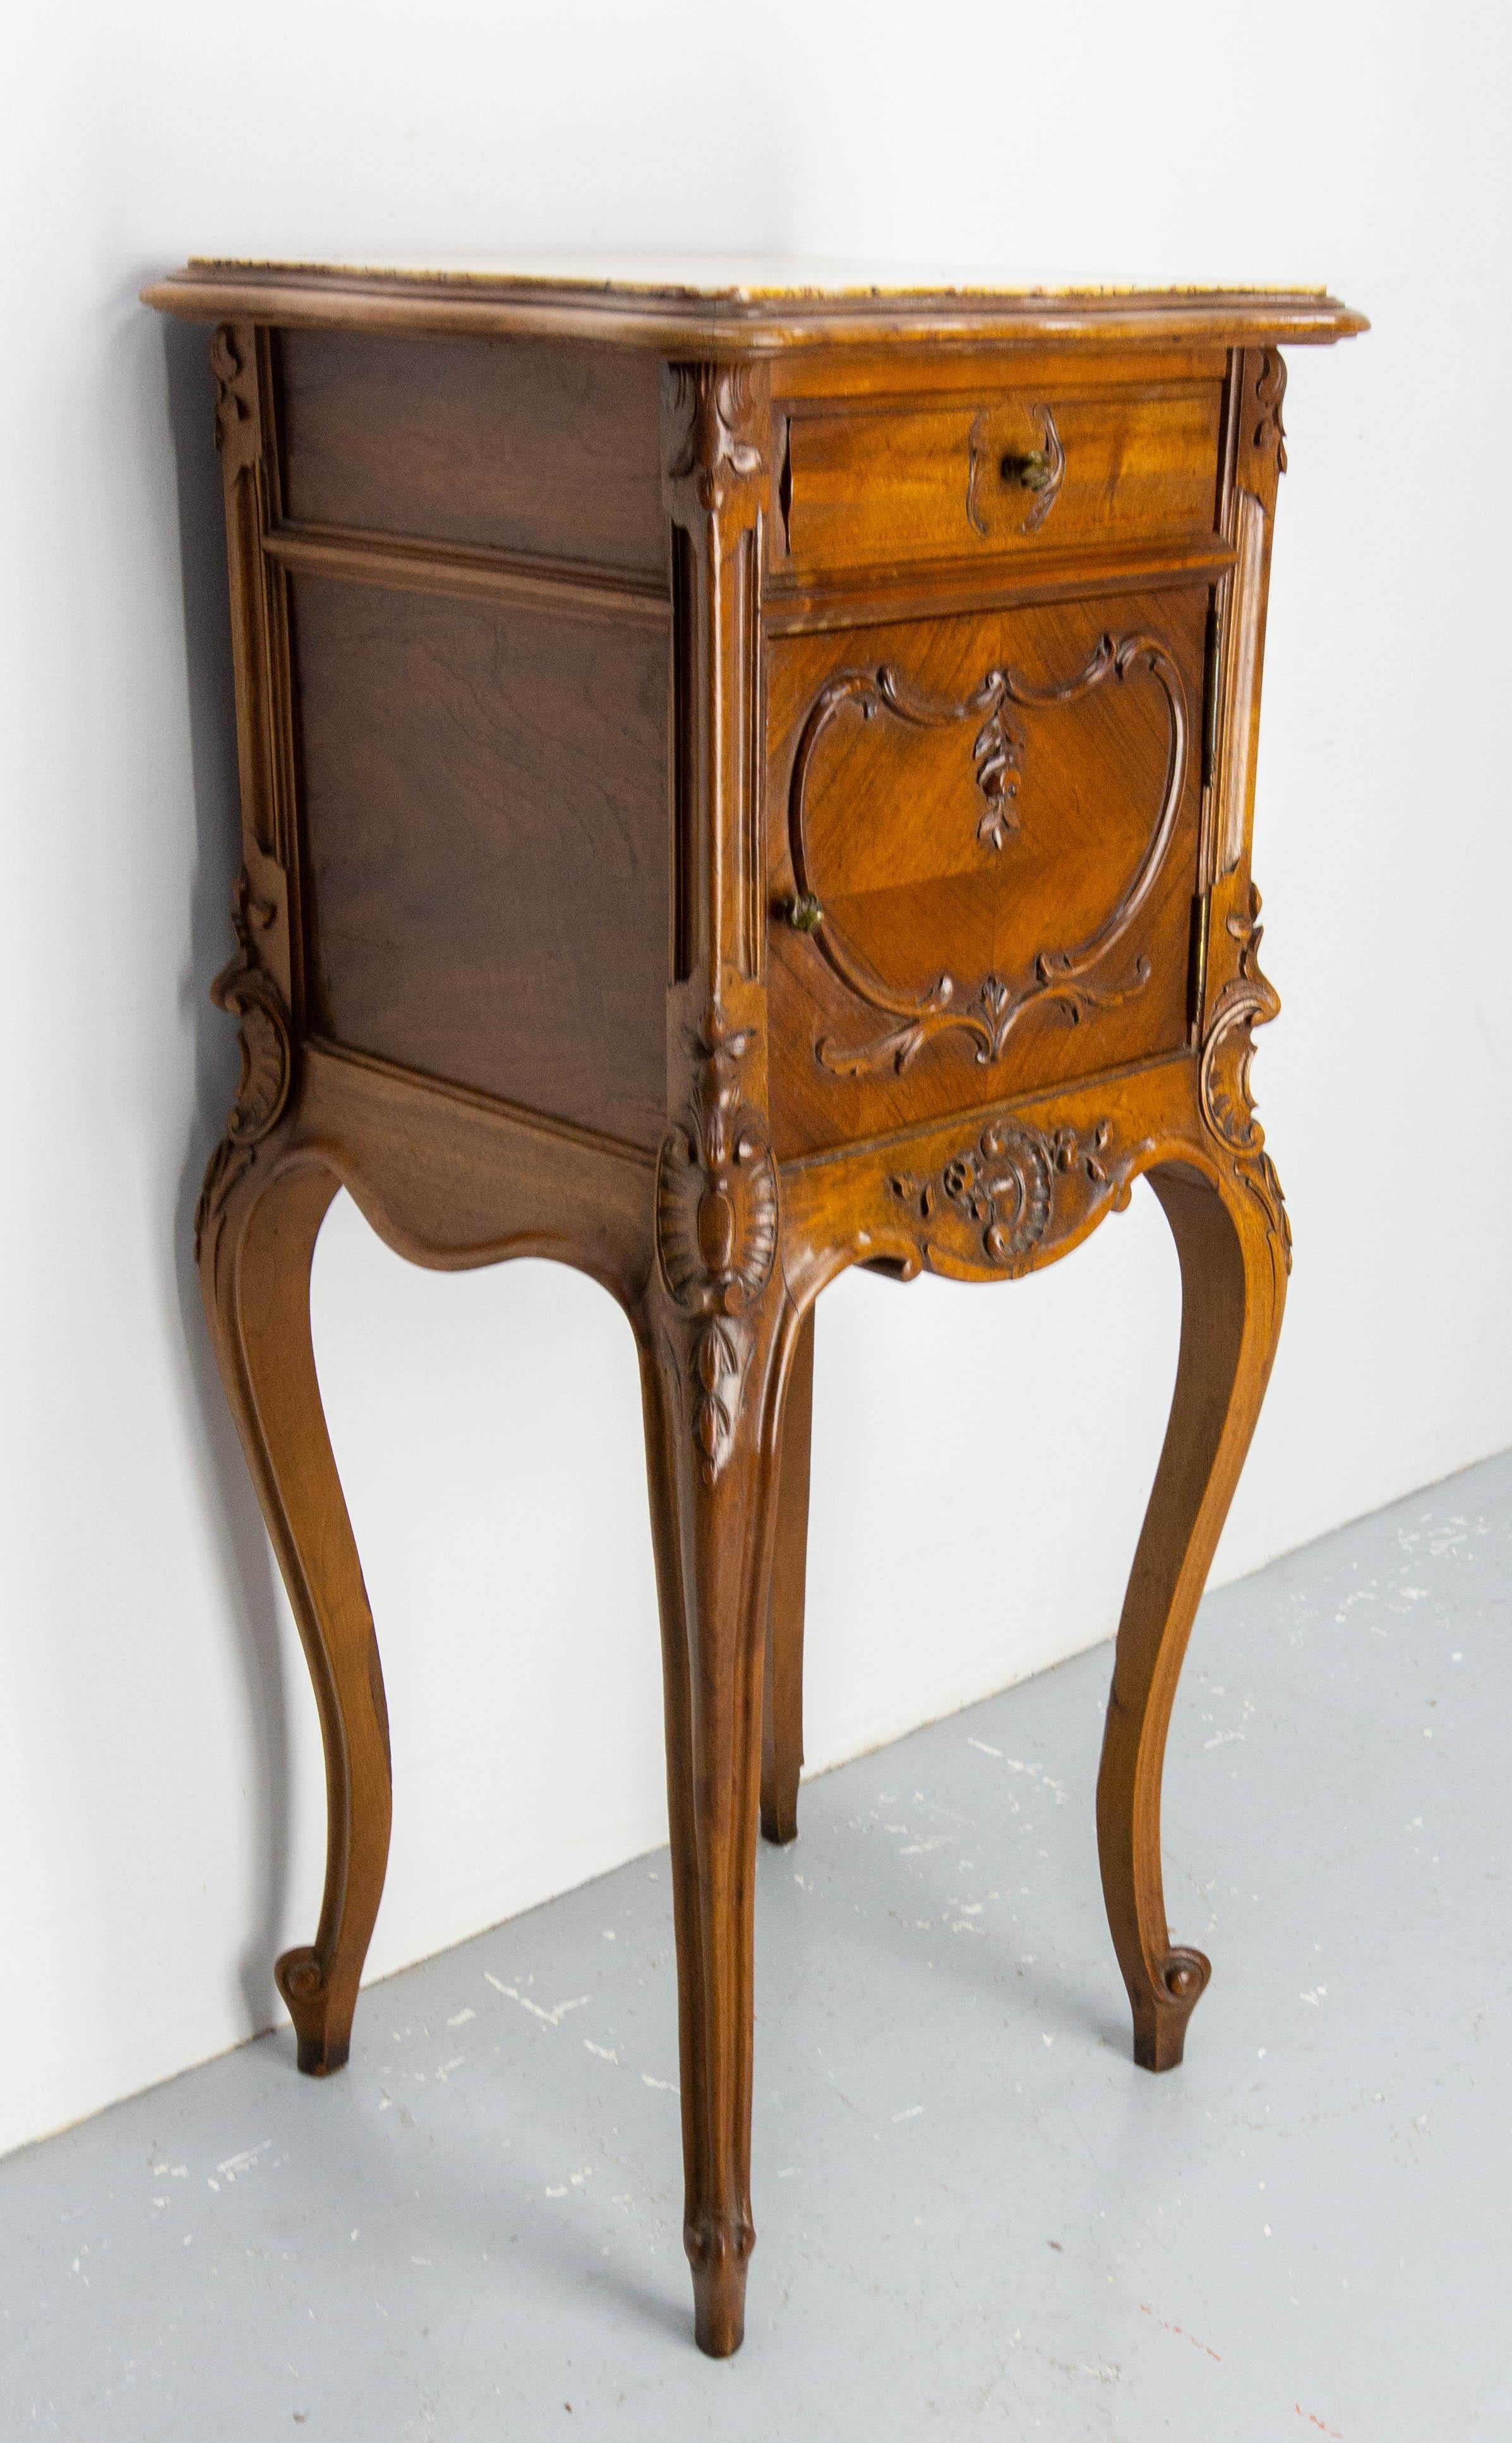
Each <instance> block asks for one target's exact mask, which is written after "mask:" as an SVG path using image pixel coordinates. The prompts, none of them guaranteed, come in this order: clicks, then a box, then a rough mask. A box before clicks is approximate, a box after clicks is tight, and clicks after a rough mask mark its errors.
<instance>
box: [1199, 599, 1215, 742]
mask: <svg viewBox="0 0 1512 2443" xmlns="http://www.w3.org/2000/svg"><path fill="white" fill-rule="evenodd" d="M1217 761H1218V597H1217V596H1216V595H1215V594H1214V595H1211V596H1210V597H1209V599H1208V636H1207V643H1206V646H1205V648H1204V651H1203V657H1202V785H1203V787H1204V788H1205V789H1206V788H1207V787H1208V786H1209V784H1210V782H1211V780H1212V774H1213V767H1214V765H1215V764H1216V762H1217Z"/></svg>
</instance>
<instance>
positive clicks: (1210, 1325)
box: [1097, 1167, 1285, 2070]
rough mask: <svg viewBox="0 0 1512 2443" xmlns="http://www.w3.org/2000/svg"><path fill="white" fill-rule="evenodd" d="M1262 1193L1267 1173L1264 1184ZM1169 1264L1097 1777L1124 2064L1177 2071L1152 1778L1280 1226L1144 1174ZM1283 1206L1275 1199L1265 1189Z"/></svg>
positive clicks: (1189, 1990) (1237, 1437) (1198, 1988)
mask: <svg viewBox="0 0 1512 2443" xmlns="http://www.w3.org/2000/svg"><path fill="white" fill-rule="evenodd" d="M1269 1176H1270V1179H1271V1180H1272V1181H1273V1180H1274V1173H1273V1172H1272V1173H1270V1174H1269ZM1151 1185H1153V1187H1154V1189H1155V1192H1156V1194H1157V1197H1158V1198H1159V1200H1160V1203H1161V1204H1162V1206H1163V1207H1164V1210H1165V1215H1166V1219H1167V1221H1169V1222H1170V1224H1171V1229H1172V1234H1173V1236H1174V1237H1175V1242H1176V1249H1177V1253H1178V1255H1179V1257H1180V1260H1181V1353H1180V1357H1179V1360H1178V1363H1177V1368H1176V1383H1175V1396H1174V1398H1173V1400H1172V1404H1171V1418H1170V1423H1169V1424H1168V1425H1167V1427H1166V1437H1165V1444H1164V1447H1163V1449H1162V1451H1161V1453H1160V1464H1159V1467H1158V1469H1157V1474H1156V1479H1155V1489H1154V1491H1153V1492H1152V1494H1151V1496H1150V1506H1149V1509H1148V1510H1147V1512H1146V1513H1145V1519H1144V1527H1143V1530H1142V1532H1141V1534H1140V1536H1139V1550H1138V1552H1136V1554H1135V1560H1134V1570H1133V1574H1132V1576H1131V1577H1130V1580H1129V1590H1128V1593H1127V1596H1126V1597H1125V1599H1124V1605H1123V1616H1122V1619H1121V1620H1120V1624H1119V1640H1118V1649H1117V1653H1116V1657H1115V1661H1114V1665H1113V1689H1112V1694H1111V1696H1110V1697H1109V1699H1108V1713H1107V1727H1106V1731H1105V1733H1104V1736H1103V1741H1102V1770H1101V1772H1100V1773H1099V1777H1098V1808H1097V1813H1098V1847H1099V1852H1100V1855H1101V1859H1102V1891H1103V1897H1104V1899H1105V1901H1106V1902H1107V1912H1108V1923H1109V1925H1110V1927H1111V1929H1112V1933H1113V1942H1114V1947H1115V1949H1116V1950H1117V1952H1118V1956H1119V1965H1120V1968H1121V1969H1122V1971H1123V1981H1124V1983H1125V1984H1126V1986H1127V1987H1128V1990H1129V1999H1130V2002H1131V2004H1132V2005H1133V2010H1134V2057H1135V2060H1136V2061H1137V2062H1139V2064H1140V2066H1142V2067H1143V2068H1145V2069H1152V2070H1160V2069H1174V2068H1175V2066H1176V2064H1177V2063H1178V2062H1179V2061H1180V2059H1181V2053H1182V2047H1183V2044H1184V2042H1185V2039H1186V2030H1187V2021H1188V2019H1189V2018H1190V2017H1191V2014H1192V2011H1193V2009H1194V2008H1195V2005H1196V2003H1197V2001H1198V1999H1199V1997H1200V1995H1201V1993H1202V1991H1203V1989H1204V1987H1205V1986H1206V1984H1207V1982H1208V1978H1209V1975H1210V1974H1211V1970H1210V1966H1209V1962H1208V1960H1207V1959H1206V1958H1205V1957H1204V1956H1203V1955H1202V1953H1201V1952H1200V1951H1191V1950H1184V1949H1175V1948H1174V1947H1173V1945H1172V1941H1171V1937H1170V1933H1169V1931H1168V1928H1167V1925H1166V1916H1165V1898H1164V1892H1163V1888H1162V1884H1161V1877H1160V1779H1161V1772H1162V1768H1163V1765H1164V1760H1165V1743H1166V1732H1167V1729H1168V1727H1169V1724H1170V1720H1171V1710H1172V1706H1173V1704H1174V1702H1175V1693H1176V1681H1177V1678H1178V1676H1179V1674H1180V1670H1181V1663H1182V1659H1183V1657H1184V1655H1185V1653H1186V1648H1187V1640H1188V1638H1189V1636H1190V1634H1191V1631H1192V1624H1193V1619H1194V1618H1195V1615H1196V1609H1197V1605H1198V1603H1199V1601H1200V1600H1201V1596H1202V1590H1203V1588H1204V1586H1205V1585H1206V1583H1207V1576H1208V1570H1209V1568H1210V1566H1211V1561H1212V1555H1213V1551H1214V1548H1215V1547H1216V1544H1217V1541H1218V1535H1219V1531H1220V1530H1221V1528H1222V1526H1223V1522H1224V1519H1225V1517H1226V1516H1227V1515H1228V1510H1229V1504H1230V1500H1231V1498H1232V1496H1233V1490H1234V1486H1235V1484H1236V1483H1237V1481H1238V1478H1239V1471H1240V1468H1241V1467H1242V1466H1243V1464H1244V1459H1245V1454H1246V1452H1247V1451H1248V1447H1249V1439H1250V1436H1251V1434H1252V1433H1253V1431H1254V1427H1255V1420H1256V1418H1257V1417H1258V1415H1259V1413H1260V1404H1261V1401H1262V1399H1263V1398H1264V1396H1265V1389H1266V1382H1267V1380H1268V1378H1269V1374H1270V1367H1271V1361H1272V1359H1273V1357H1274V1355H1275V1350H1276V1339H1277V1335H1278V1333H1279V1332H1280V1329H1281V1316H1282V1308H1283V1304H1284V1295H1285V1272H1284V1262H1283V1260H1282V1255H1281V1247H1280V1239H1279V1227H1278V1224H1277V1222H1276V1221H1275V1220H1274V1219H1273V1218H1272V1216H1271V1215H1270V1214H1269V1213H1268V1212H1267V1209H1266V1205H1265V1204H1264V1203H1262V1202H1261V1201H1260V1200H1259V1198H1258V1197H1257V1195H1256V1193H1255V1192H1254V1191H1253V1190H1252V1189H1250V1188H1249V1187H1248V1185H1246V1183H1245V1182H1244V1181H1243V1180H1242V1179H1237V1180H1234V1181H1231V1182H1230V1181H1226V1182H1225V1184H1224V1185H1223V1186H1222V1187H1218V1186H1215V1185H1212V1184H1211V1182H1210V1181H1209V1180H1208V1179H1207V1178H1206V1177H1204V1176H1203V1175H1201V1174H1199V1173H1198V1172H1196V1171H1195V1170H1188V1169H1185V1168H1181V1169H1176V1168H1174V1167H1168V1168H1165V1169H1162V1170H1157V1171H1155V1172H1153V1173H1152V1174H1151ZM1276 1193H1277V1198H1278V1200H1279V1187H1278V1188H1277V1191H1276Z"/></svg>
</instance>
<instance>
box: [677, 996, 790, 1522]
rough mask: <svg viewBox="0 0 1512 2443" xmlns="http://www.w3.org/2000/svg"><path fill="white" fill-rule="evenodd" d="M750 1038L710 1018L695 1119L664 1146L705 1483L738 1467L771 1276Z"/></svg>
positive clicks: (768, 1179) (764, 1153)
mask: <svg viewBox="0 0 1512 2443" xmlns="http://www.w3.org/2000/svg"><path fill="white" fill-rule="evenodd" d="M751 1039H752V1038H751V1035H750V1033H749V1031H745V1030H741V1029H738V1028H734V1027H731V1026H730V1024H729V1022H728V1021H727V1019H725V1018H724V1015H723V1013H722V1012H721V1011H719V1010H715V1011H713V1012H711V1014H710V1017H709V1019H708V1021H707V1023H706V1025H705V1027H704V1030H703V1032H702V1033H701V1035H700V1036H699V1037H698V1038H696V1040H695V1043H694V1051H695V1054H696V1056H697V1061H698V1067H697V1071H696V1075H695V1082H694V1088H693V1093H692V1097H691V1101H690V1104H689V1109H688V1111H687V1115H686V1117H685V1119H684V1121H683V1126H682V1127H681V1128H677V1129H673V1130H671V1132H670V1133H669V1134H668V1135H667V1136H666V1137H665V1139H664V1140H663V1144H662V1153H661V1159H660V1162H659V1164H658V1166H657V1177H656V1248H657V1258H658V1261H659V1263H660V1265H661V1271H662V1278H663V1280H664V1281H665V1284H666V1288H667V1292H668V1294H669V1295H670V1296H671V1298H672V1300H673V1302H674V1303H675V1304H676V1305H677V1306H678V1307H679V1308H680V1309H681V1310H682V1312H683V1313H684V1314H685V1315H688V1316H689V1317H694V1318H697V1323H698V1328H697V1329H696V1331H695V1332H694V1333H693V1338H692V1345H691V1350H690V1352H689V1360H688V1364H689V1382H688V1397H689V1401H690V1422H691V1424H692V1430H693V1439H694V1441H695V1442H696V1443H697V1444H698V1448H699V1453H700V1461H701V1468H702V1474H703V1480H704V1482H705V1483H706V1484H712V1483H713V1482H714V1479H715V1478H716V1477H717V1476H718V1474H719V1472H720V1468H721V1467H722V1466H723V1464H724V1461H725V1460H726V1458H727V1457H728V1456H729V1451H730V1445H731V1443H732V1442H733V1440H734V1437H735V1431H736V1425H737V1423H738V1417H739V1412H740V1401H741V1397H742V1394H743V1390H744V1377H745V1368H746V1362H747V1358H748V1356H749V1343H748V1334H747V1332H746V1330H745V1328H744V1326H743V1325H742V1323H741V1321H740V1318H741V1316H742V1315H744V1314H745V1313H747V1312H748V1310H749V1309H750V1308H751V1307H753V1306H754V1305H755V1304H756V1300H757V1299H758V1298H759V1297H760V1295H761V1293H762V1291H763V1290H764V1289H765V1288H766V1285H767V1282H768V1281H769V1279H770V1278H771V1277H772V1267H773V1263H774V1258H775V1256H776V1246H777V1174H776V1166H775V1165H774V1162H773V1159H772V1150H771V1148H770V1146H769V1145H768V1143H767V1138H766V1131H765V1129H764V1127H763V1125H762V1121H761V1118H760V1114H759V1113H758V1112H757V1111H755V1110H754V1109H753V1107H752V1106H751V1105H750V1104H749V1103H748V1102H746V1101H745V1099H744V1096H743V1094H742V1092H741V1086H740V1063H741V1061H742V1060H743V1058H744V1056H745V1055H746V1053H747V1051H748V1050H749V1049H750V1045H751Z"/></svg>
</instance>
